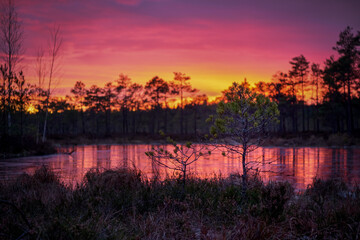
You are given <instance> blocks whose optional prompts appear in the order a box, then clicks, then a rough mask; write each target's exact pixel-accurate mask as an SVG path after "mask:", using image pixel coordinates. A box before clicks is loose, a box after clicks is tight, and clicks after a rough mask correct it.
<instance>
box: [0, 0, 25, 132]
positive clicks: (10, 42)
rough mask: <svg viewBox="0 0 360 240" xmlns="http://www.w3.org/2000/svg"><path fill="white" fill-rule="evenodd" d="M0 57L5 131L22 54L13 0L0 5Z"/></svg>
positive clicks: (21, 30)
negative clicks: (0, 61) (3, 64)
mask: <svg viewBox="0 0 360 240" xmlns="http://www.w3.org/2000/svg"><path fill="white" fill-rule="evenodd" d="M0 4H1V5H0V51H1V54H0V57H1V59H2V60H3V61H4V63H5V65H6V67H5V68H6V70H7V74H6V78H4V79H3V88H4V89H3V94H4V95H3V96H2V97H3V98H4V99H6V103H5V104H6V107H5V106H4V110H5V111H4V113H5V115H6V114H7V119H6V116H4V121H5V122H6V123H5V125H7V130H9V129H10V127H11V115H10V113H11V96H12V95H13V92H12V89H13V83H14V79H15V74H14V73H15V72H16V66H17V64H18V63H19V61H20V60H21V55H22V54H23V47H22V42H23V38H24V34H23V29H22V26H21V22H20V21H19V19H18V15H17V12H16V7H15V4H14V1H13V0H3V1H1V3H0Z"/></svg>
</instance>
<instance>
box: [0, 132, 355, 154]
mask: <svg viewBox="0 0 360 240" xmlns="http://www.w3.org/2000/svg"><path fill="white" fill-rule="evenodd" d="M187 141H191V139H190V138H189V139H180V140H177V142H179V143H186V142H187ZM193 142H194V143H199V141H196V140H195V141H193ZM200 143H201V142H200ZM134 144H136V145H142V144H149V145H150V144H168V142H167V141H166V140H164V138H162V137H153V138H150V137H137V138H124V137H107V138H88V137H74V138H69V137H63V138H50V139H49V140H48V141H47V142H46V143H43V144H38V145H31V146H28V147H24V148H23V149H22V151H21V152H18V153H8V152H2V153H0V158H1V159H12V158H19V157H31V156H44V155H50V154H58V153H59V148H66V147H73V146H78V145H134ZM261 147H267V148H276V147H279V148H303V147H313V148H317V147H324V148H359V147H360V139H359V138H354V137H349V136H348V135H346V134H332V135H329V136H327V137H326V136H325V137H323V136H315V135H311V136H310V137H291V136H285V137H279V136H275V137H268V138H266V139H264V142H263V144H262V145H261ZM29 149H30V150H29Z"/></svg>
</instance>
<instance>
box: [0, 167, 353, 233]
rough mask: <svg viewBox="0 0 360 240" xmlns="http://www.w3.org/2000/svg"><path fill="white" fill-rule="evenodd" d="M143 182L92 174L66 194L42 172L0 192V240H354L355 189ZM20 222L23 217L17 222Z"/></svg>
mask: <svg viewBox="0 0 360 240" xmlns="http://www.w3.org/2000/svg"><path fill="white" fill-rule="evenodd" d="M240 179H241V178H240V177H239V176H236V175H233V176H230V177H228V178H221V177H214V178H211V179H197V178H191V179H189V180H188V182H187V185H186V188H185V192H183V189H182V184H181V182H180V181H179V180H178V179H166V180H164V181H159V180H147V179H146V178H144V176H143V175H142V174H141V173H140V172H139V171H137V170H133V169H118V170H106V171H104V172H99V171H95V170H94V171H90V172H88V173H87V174H86V176H85V177H84V180H83V182H82V183H80V184H79V185H77V186H76V187H68V186H66V185H64V184H63V183H61V181H60V180H59V178H58V177H57V176H56V175H55V174H54V173H53V172H52V171H51V170H49V169H47V168H46V167H42V168H40V169H38V170H37V171H36V172H35V174H34V175H32V176H30V175H27V174H24V175H22V176H20V177H18V178H17V179H16V180H13V181H11V182H6V183H5V182H3V183H2V184H1V185H0V196H1V203H0V211H1V212H0V215H1V218H0V238H1V239H16V238H17V237H19V236H20V235H21V234H23V233H25V234H26V235H25V236H24V239H295V238H297V239H358V238H359V234H360V189H359V188H358V187H357V186H356V187H351V188H350V187H348V186H346V185H345V184H344V183H342V182H340V181H335V180H328V181H323V180H314V182H313V185H312V186H309V188H308V189H306V190H305V191H304V192H302V193H296V192H294V189H293V188H292V187H291V185H290V184H289V183H280V182H272V183H267V184H265V183H263V182H262V181H261V180H259V179H258V178H257V177H252V178H251V179H250V180H249V182H248V186H247V189H246V191H245V192H244V191H243V189H242V184H241V180H240ZM22 215H23V216H22Z"/></svg>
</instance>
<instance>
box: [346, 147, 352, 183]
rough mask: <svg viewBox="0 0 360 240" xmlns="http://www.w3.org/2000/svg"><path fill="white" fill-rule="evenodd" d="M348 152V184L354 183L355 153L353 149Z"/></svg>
mask: <svg viewBox="0 0 360 240" xmlns="http://www.w3.org/2000/svg"><path fill="white" fill-rule="evenodd" d="M346 152H347V153H346V168H345V169H346V174H345V177H346V182H353V168H354V151H353V149H352V148H349V149H347V150H346Z"/></svg>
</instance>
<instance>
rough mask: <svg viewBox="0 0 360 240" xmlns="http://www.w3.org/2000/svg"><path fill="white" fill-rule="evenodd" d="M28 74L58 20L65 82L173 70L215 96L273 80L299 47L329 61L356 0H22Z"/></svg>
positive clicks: (355, 12)
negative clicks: (240, 85)
mask: <svg viewBox="0 0 360 240" xmlns="http://www.w3.org/2000/svg"><path fill="white" fill-rule="evenodd" d="M17 5H18V11H19V17H20V18H21V20H22V21H23V25H24V32H25V40H24V45H25V47H26V56H25V60H24V61H23V65H24V67H25V73H26V74H27V76H28V78H30V79H32V78H33V76H34V72H35V71H34V56H35V53H36V49H37V48H38V47H40V46H45V47H46V45H47V38H48V35H49V33H48V28H49V27H51V26H53V25H54V24H60V25H61V28H62V30H63V38H64V48H63V58H62V64H61V69H62V71H61V74H60V78H59V79H60V82H59V84H58V88H59V89H61V90H63V91H65V92H66V91H68V90H69V89H70V88H71V87H72V86H73V85H74V83H75V81H79V80H80V81H83V82H84V83H85V84H86V85H87V86H90V85H92V84H97V85H100V86H102V85H103V84H104V83H105V82H108V81H112V80H115V79H116V78H117V76H118V74H119V73H124V74H127V75H129V76H130V77H131V78H132V79H133V81H135V82H139V83H145V82H146V81H148V80H149V79H150V78H152V77H153V76H155V75H158V76H160V77H162V78H164V79H166V80H171V79H172V76H173V74H172V72H174V71H177V72H183V73H186V74H188V75H190V76H191V77H192V84H193V86H195V87H196V88H199V89H201V90H202V91H203V92H205V93H207V94H208V95H210V96H214V95H218V94H219V93H220V91H221V90H223V89H225V88H226V87H228V86H229V85H230V84H231V82H233V81H242V80H243V79H244V78H245V77H246V78H247V79H248V80H249V81H250V82H256V81H260V80H262V81H270V79H271V76H272V75H273V74H274V73H275V72H276V71H278V70H281V71H286V70H288V69H289V64H288V62H289V60H290V59H291V58H292V57H295V56H298V55H300V54H303V55H305V57H306V58H307V59H308V60H310V61H311V62H318V63H322V62H323V61H324V60H325V58H327V57H329V56H330V55H331V54H333V53H334V51H332V49H331V48H332V47H333V46H334V45H335V42H336V41H337V39H338V35H339V33H340V31H342V30H344V29H345V27H346V26H348V25H349V26H351V27H353V28H354V30H360V14H359V9H360V1H358V0H356V1H355V0H354V1H350V0H346V1H339V0H321V1H320V0H311V1H310V0H303V1H300V0H262V1H260V0H251V1H250V0H249V1H241V0H102V1H100V0H98V1H95V0H58V1H55V0H32V1H26V0H18V1H17Z"/></svg>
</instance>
